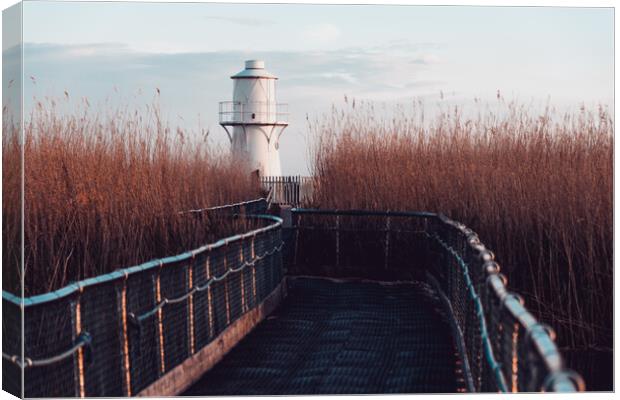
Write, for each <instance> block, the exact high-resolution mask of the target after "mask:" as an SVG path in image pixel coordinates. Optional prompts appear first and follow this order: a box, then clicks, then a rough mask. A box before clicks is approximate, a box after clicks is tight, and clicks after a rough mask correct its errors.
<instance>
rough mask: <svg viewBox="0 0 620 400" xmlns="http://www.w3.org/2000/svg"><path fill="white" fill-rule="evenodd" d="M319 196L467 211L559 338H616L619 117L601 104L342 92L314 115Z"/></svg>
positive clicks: (345, 202) (328, 204)
mask: <svg viewBox="0 0 620 400" xmlns="http://www.w3.org/2000/svg"><path fill="white" fill-rule="evenodd" d="M309 127H310V132H311V136H312V137H313V138H314V139H315V144H314V146H313V150H312V156H313V163H314V164H313V170H314V174H315V176H316V180H317V187H316V188H315V197H314V202H315V203H316V204H315V206H319V207H324V208H337V209H347V208H349V209H352V208H358V209H372V210H426V211H434V212H441V213H444V214H446V215H448V216H449V217H451V218H453V219H456V220H459V221H462V222H464V223H465V224H467V225H469V226H470V227H471V228H472V229H474V230H475V231H476V232H478V233H479V235H480V237H481V239H482V241H483V242H484V243H485V244H486V245H487V246H488V247H489V248H491V249H493V250H494V252H495V253H496V255H497V259H498V261H499V263H500V264H501V265H502V267H503V272H504V273H505V274H506V275H507V276H508V278H509V284H510V287H511V289H512V290H515V291H517V292H519V293H521V294H523V295H524V297H525V300H526V305H527V307H528V308H529V309H531V310H532V311H533V312H535V314H536V315H537V316H538V317H540V319H541V320H542V321H545V322H546V323H549V324H550V325H551V326H553V327H554V328H556V330H557V331H558V334H559V341H560V345H561V346H562V347H563V348H564V349H572V350H575V349H582V350H584V349H585V350H591V349H601V348H602V349H607V350H609V349H610V348H611V346H612V340H613V335H612V318H613V314H612V307H613V301H612V299H613V292H612V289H613V287H612V285H613V282H612V272H613V265H612V252H613V247H612V246H613V242H612V238H613V230H612V229H613V226H612V224H613V223H612V189H613V188H612V185H613V183H612V182H613V181H612V178H613V124H612V121H611V117H610V116H609V115H608V113H607V112H606V111H605V109H604V108H600V109H598V110H596V111H594V112H590V111H587V110H585V109H582V110H581V111H580V112H577V113H575V114H570V115H558V113H556V112H554V111H553V110H551V109H547V110H545V112H543V113H542V114H540V115H539V114H535V113H533V112H532V111H529V110H528V108H526V107H523V106H519V105H517V104H514V103H504V101H503V99H500V100H499V101H498V104H497V105H492V106H491V107H488V108H487V109H486V110H485V111H481V112H480V113H478V114H477V116H476V117H475V118H466V117H465V116H464V115H463V114H462V113H461V111H460V110H459V109H458V108H450V109H445V108H444V109H443V110H441V111H440V112H439V113H438V116H437V117H436V118H433V119H432V120H431V121H428V120H427V121H424V114H423V108H422V107H421V106H420V104H413V105H411V107H409V106H398V107H396V108H394V109H388V110H387V111H386V110H384V109H381V108H380V107H377V106H375V105H373V104H370V103H362V104H359V103H358V104H357V105H356V104H355V102H354V101H353V102H351V101H346V105H345V106H343V108H341V109H337V108H334V109H333V111H332V113H331V114H329V115H327V116H325V118H322V119H317V121H311V122H310V123H309Z"/></svg>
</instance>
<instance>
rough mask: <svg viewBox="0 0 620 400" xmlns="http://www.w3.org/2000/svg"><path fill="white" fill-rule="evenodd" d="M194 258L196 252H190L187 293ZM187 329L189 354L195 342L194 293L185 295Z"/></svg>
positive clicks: (192, 284)
mask: <svg viewBox="0 0 620 400" xmlns="http://www.w3.org/2000/svg"><path fill="white" fill-rule="evenodd" d="M195 260H196V254H192V261H191V262H190V264H189V265H188V267H187V293H190V292H191V291H192V290H193V289H194V262H195ZM187 319H188V324H187V330H188V332H187V333H188V335H187V336H188V339H189V343H188V345H189V346H188V348H189V355H190V356H191V355H192V354H194V352H195V346H196V343H195V341H194V333H195V332H194V294H193V293H190V295H189V296H188V297H187Z"/></svg>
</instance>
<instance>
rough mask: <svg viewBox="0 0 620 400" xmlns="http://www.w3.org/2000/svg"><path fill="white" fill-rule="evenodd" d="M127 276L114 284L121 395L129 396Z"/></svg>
mask: <svg viewBox="0 0 620 400" xmlns="http://www.w3.org/2000/svg"><path fill="white" fill-rule="evenodd" d="M127 278H128V275H127V274H125V277H124V279H123V281H122V283H121V284H120V289H119V286H118V285H117V286H116V309H117V314H118V316H119V317H120V318H119V330H120V338H121V370H122V372H123V395H124V396H126V397H130V396H131V365H130V360H129V336H128V334H127Z"/></svg>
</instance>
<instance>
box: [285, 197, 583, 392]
mask: <svg viewBox="0 0 620 400" xmlns="http://www.w3.org/2000/svg"><path fill="white" fill-rule="evenodd" d="M292 214H293V215H292V220H293V227H292V234H291V235H290V238H291V239H290V243H289V246H287V247H289V250H288V251H287V268H288V273H290V274H293V275H295V274H299V275H308V274H309V275H327V276H334V277H357V278H370V279H380V280H411V279H421V280H425V281H427V282H429V283H430V284H431V286H433V287H434V289H435V291H436V292H437V294H438V297H439V298H441V300H443V303H444V307H443V308H444V310H445V313H446V315H448V316H449V319H450V320H451V325H452V327H453V336H454V337H455V339H456V343H457V349H458V352H459V353H460V359H461V363H462V375H463V378H464V381H465V384H464V385H465V389H467V390H469V391H475V392H496V391H499V392H509V391H510V392H539V391H558V392H571V391H581V390H584V382H583V380H582V379H581V377H580V376H579V375H578V374H577V373H575V372H573V371H570V370H567V369H565V368H564V365H563V360H562V357H561V355H560V353H559V351H558V348H557V346H556V344H555V342H554V339H555V333H554V332H553V330H552V329H551V328H550V327H548V326H546V325H544V324H541V323H540V322H538V321H537V320H536V319H535V318H534V317H533V316H532V314H530V313H529V312H528V311H527V309H526V308H525V307H524V305H523V299H522V298H521V297H520V296H519V295H517V294H514V293H511V292H509V291H508V289H507V287H506V282H507V280H506V277H505V276H503V275H502V274H501V273H500V271H499V270H500V268H499V264H498V263H497V262H496V261H495V260H494V255H493V253H492V252H491V251H490V250H488V249H487V248H486V247H485V246H484V245H483V244H482V243H481V242H480V240H479V238H478V237H477V235H476V234H475V233H474V232H473V231H472V230H471V229H469V228H467V227H466V226H464V225H463V224H460V223H458V222H455V221H452V220H450V219H448V218H446V217H445V216H442V215H437V214H433V213H425V212H382V211H355V210H351V211H337V210H310V209H293V212H292ZM316 249H321V251H317V250H316Z"/></svg>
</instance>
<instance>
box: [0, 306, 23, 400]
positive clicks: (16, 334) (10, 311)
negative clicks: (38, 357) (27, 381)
mask: <svg viewBox="0 0 620 400" xmlns="http://www.w3.org/2000/svg"><path fill="white" fill-rule="evenodd" d="M21 331H22V312H21V308H20V306H19V304H15V303H13V302H11V301H3V302H2V351H3V352H4V353H6V354H7V356H8V358H14V360H16V361H19V362H22V363H23V360H22V337H23V336H22V332H21ZM2 390H5V391H7V392H9V393H11V394H12V395H14V396H17V397H21V392H22V370H21V368H20V367H19V366H18V365H17V364H16V363H15V362H14V361H11V360H10V359H7V358H5V357H3V358H2Z"/></svg>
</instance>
